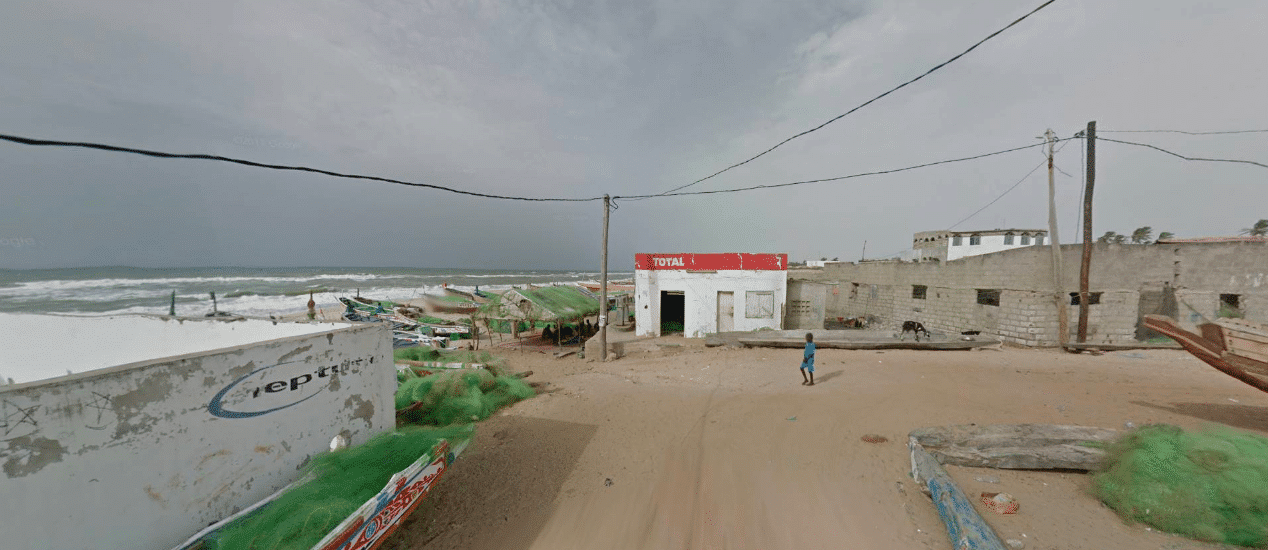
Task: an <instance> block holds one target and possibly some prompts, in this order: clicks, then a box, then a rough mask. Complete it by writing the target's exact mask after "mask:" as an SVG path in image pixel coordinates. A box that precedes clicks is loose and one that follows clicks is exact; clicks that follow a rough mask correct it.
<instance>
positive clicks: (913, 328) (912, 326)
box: [898, 321, 929, 342]
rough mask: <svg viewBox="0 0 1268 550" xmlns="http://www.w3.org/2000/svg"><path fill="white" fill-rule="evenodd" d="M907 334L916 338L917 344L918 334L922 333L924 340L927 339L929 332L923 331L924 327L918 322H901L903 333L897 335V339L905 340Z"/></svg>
mask: <svg viewBox="0 0 1268 550" xmlns="http://www.w3.org/2000/svg"><path fill="white" fill-rule="evenodd" d="M908 332H910V333H912V335H914V336H915V337H916V341H917V342H919V341H920V333H922V332H923V333H925V339H926V340H928V339H929V331H928V330H927V329H925V326H924V325H922V324H920V321H903V331H902V332H901V333H899V335H898V339H899V340H902V339H903V338H905V337H906V336H907V333H908Z"/></svg>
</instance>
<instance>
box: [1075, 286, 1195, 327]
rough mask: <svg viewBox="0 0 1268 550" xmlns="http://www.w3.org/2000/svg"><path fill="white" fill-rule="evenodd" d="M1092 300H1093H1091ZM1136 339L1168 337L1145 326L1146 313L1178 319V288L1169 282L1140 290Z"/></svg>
mask: <svg viewBox="0 0 1268 550" xmlns="http://www.w3.org/2000/svg"><path fill="white" fill-rule="evenodd" d="M1089 301H1091V300H1089ZM1136 311H1137V314H1136V339H1137V340H1140V341H1142V342H1147V341H1150V340H1157V339H1160V338H1166V335H1164V334H1162V333H1159V332H1155V331H1154V330H1152V329H1150V328H1148V327H1146V326H1145V315H1146V314H1150V313H1152V314H1155V315H1166V316H1167V317H1171V318H1173V319H1178V318H1179V314H1180V306H1179V304H1177V303H1176V289H1175V288H1173V287H1172V286H1171V285H1169V284H1165V283H1164V284H1163V285H1162V290H1146V289H1141V291H1140V302H1139V305H1138V306H1137V308H1136Z"/></svg>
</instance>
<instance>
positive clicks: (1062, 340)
mask: <svg viewBox="0 0 1268 550" xmlns="http://www.w3.org/2000/svg"><path fill="white" fill-rule="evenodd" d="M1043 135H1044V137H1045V138H1047V139H1048V239H1049V242H1050V243H1051V244H1052V287H1053V288H1052V291H1053V293H1054V294H1053V299H1054V300H1055V302H1056V305H1057V331H1058V332H1057V343H1058V344H1060V345H1061V347H1062V348H1065V346H1066V344H1068V343H1070V319H1069V318H1068V316H1067V315H1066V309H1065V290H1064V289H1063V288H1061V277H1062V275H1063V274H1064V270H1062V268H1061V242H1060V239H1059V237H1058V235H1059V233H1058V232H1057V185H1056V181H1055V180H1054V179H1053V174H1052V168H1053V166H1052V155H1053V151H1052V146H1053V145H1054V144H1056V135H1055V134H1053V133H1052V129H1051V128H1049V129H1048V131H1047V132H1044V134H1043Z"/></svg>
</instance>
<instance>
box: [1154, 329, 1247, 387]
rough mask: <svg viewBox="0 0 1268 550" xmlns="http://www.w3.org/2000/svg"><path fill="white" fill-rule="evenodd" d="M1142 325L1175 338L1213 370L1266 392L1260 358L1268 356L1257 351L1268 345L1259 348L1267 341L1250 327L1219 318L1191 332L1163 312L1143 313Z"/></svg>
mask: <svg viewBox="0 0 1268 550" xmlns="http://www.w3.org/2000/svg"><path fill="white" fill-rule="evenodd" d="M1144 325H1145V326H1146V327H1149V328H1150V329H1153V330H1155V331H1157V332H1159V333H1161V334H1164V335H1166V336H1167V337H1168V338H1171V339H1173V340H1175V341H1176V342H1177V343H1179V344H1180V346H1181V347H1183V348H1184V349H1185V351H1188V352H1189V353H1190V354H1192V355H1193V356H1194V357H1197V358H1198V359H1201V360H1202V361H1203V362H1205V363H1206V364H1208V365H1211V366H1212V367H1215V368H1216V370H1219V371H1220V372H1222V373H1224V374H1227V375H1229V376H1232V377H1233V378H1236V379H1238V380H1241V381H1242V382H1244V383H1246V384H1248V385H1250V386H1252V387H1254V388H1255V389H1257V390H1259V391H1262V392H1268V360H1260V358H1261V357H1263V358H1264V359H1268V356H1263V355H1260V353H1259V352H1260V350H1261V349H1262V350H1263V351H1265V352H1268V347H1264V348H1260V345H1263V346H1268V340H1265V341H1263V342H1260V340H1259V336H1260V335H1258V334H1256V333H1255V332H1252V331H1251V330H1247V329H1248V328H1251V327H1242V326H1240V324H1239V323H1230V322H1227V321H1226V320H1220V321H1218V322H1217V323H1206V324H1203V325H1200V326H1199V327H1198V329H1199V330H1201V331H1202V333H1201V334H1194V333H1192V332H1189V331H1187V330H1185V329H1183V328H1180V325H1178V324H1176V322H1175V321H1174V320H1172V319H1171V318H1170V317H1165V316H1162V315H1146V316H1145V318H1144ZM1252 330H1253V329H1252ZM1230 344H1231V345H1230Z"/></svg>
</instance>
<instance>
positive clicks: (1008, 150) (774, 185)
mask: <svg viewBox="0 0 1268 550" xmlns="http://www.w3.org/2000/svg"><path fill="white" fill-rule="evenodd" d="M1071 139H1078V138H1065V139H1061V140H1057V141H1068V140H1071ZM1042 145H1044V144H1043V143H1034V144H1031V145H1025V146H1022V147H1014V148H1012V149H1004V150H1003V151H995V152H991V153H983V154H981V155H973V156H971V157H961V158H954V159H947V160H939V161H935V162H927V163H924V164H917V165H915V166H907V167H904V168H894V169H890V170H877V171H874V172H862V173H858V174H850V175H848V176H836V177H831V178H819V179H812V180H802V181H792V182H787V183H773V184H764V185H754V186H750V187H738V188H735V189H718V190H714V191H686V192H682V193H661V194H659V195H625V196H620V197H613V198H619V199H627V200H628V199H650V198H656V197H682V196H687V195H714V194H720V193H739V192H741V191H754V190H757V189H775V188H778V187H791V186H794V185H806V184H810V183H824V182H829V181H839V180H846V179H851V178H861V177H864V176H879V175H883V174H893V173H896V172H906V171H908V170H915V169H917V168H927V167H930V166H937V165H939V164H951V163H955V162H964V161H967V160H976V159H980V158H986V157H991V156H995V155H1003V154H1005V153H1012V152H1014V151H1022V150H1025V149H1031V148H1034V147H1039V146H1042ZM1044 162H1048V161H1047V160H1044Z"/></svg>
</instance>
